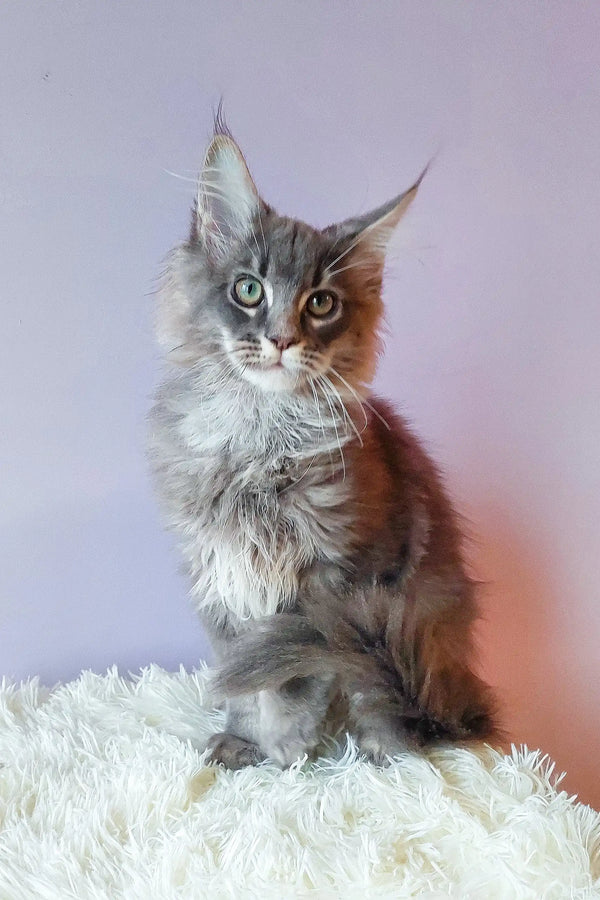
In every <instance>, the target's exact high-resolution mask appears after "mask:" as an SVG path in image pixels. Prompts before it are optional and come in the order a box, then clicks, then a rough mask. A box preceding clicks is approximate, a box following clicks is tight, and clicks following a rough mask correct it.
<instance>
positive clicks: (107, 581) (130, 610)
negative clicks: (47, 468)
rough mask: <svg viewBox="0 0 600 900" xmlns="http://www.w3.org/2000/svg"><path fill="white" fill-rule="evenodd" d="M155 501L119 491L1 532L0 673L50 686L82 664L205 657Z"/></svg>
mask: <svg viewBox="0 0 600 900" xmlns="http://www.w3.org/2000/svg"><path fill="white" fill-rule="evenodd" d="M78 499H81V498H78ZM155 507H156V504H155V503H154V502H153V500H152V498H151V497H150V496H149V495H144V494H143V493H140V494H132V493H123V494H115V495H111V496H107V497H105V498H103V499H102V501H101V503H97V502H94V504H90V505H88V506H83V505H79V506H77V507H68V506H66V505H65V506H64V507H61V508H60V509H56V508H55V509H50V510H46V511H45V512H44V514H43V516H42V515H36V517H35V519H33V520H28V521H25V520H24V521H22V522H16V523H12V524H11V526H10V528H5V529H4V530H3V533H2V534H0V540H2V545H3V548H4V558H5V559H6V560H7V563H6V564H5V566H4V568H3V571H2V572H0V627H1V629H2V647H3V653H2V659H1V660H0V675H2V674H6V675H7V676H8V677H10V678H17V679H22V678H27V677H29V676H31V675H39V676H40V677H41V679H42V681H44V682H45V683H46V684H49V685H52V684H54V683H55V682H56V681H59V680H60V681H67V680H70V679H71V678H74V677H76V676H77V674H78V673H79V671H80V670H81V669H92V670H94V671H96V672H102V671H104V670H105V669H106V668H107V667H108V666H110V665H113V664H117V665H118V666H119V668H120V669H121V670H122V671H123V672H127V671H133V672H135V671H137V669H139V668H140V667H142V666H145V665H148V664H149V663H151V662H154V663H157V664H159V665H162V666H164V667H165V668H168V669H176V668H178V667H179V665H180V663H182V664H184V665H185V666H186V668H191V667H193V666H196V665H197V664H198V661H199V660H200V659H201V658H204V657H206V656H207V654H208V645H207V641H206V638H205V637H204V634H203V632H202V629H201V626H200V622H199V620H198V618H197V617H196V616H194V615H193V613H192V611H191V608H190V604H189V602H188V599H187V596H186V593H187V586H186V585H185V583H184V581H183V579H182V578H180V577H179V576H178V574H177V568H178V562H179V560H178V559H177V557H176V554H175V553H169V552H168V543H169V538H168V536H167V535H165V534H164V533H163V531H162V529H161V526H160V523H159V521H158V516H157V513H156V508H155Z"/></svg>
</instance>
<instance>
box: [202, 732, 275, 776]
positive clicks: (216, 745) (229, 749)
mask: <svg viewBox="0 0 600 900" xmlns="http://www.w3.org/2000/svg"><path fill="white" fill-rule="evenodd" d="M206 749H207V750H209V751H210V752H209V754H208V757H207V760H206V761H207V763H218V765H220V766H225V768H226V769H243V768H244V767H245V766H256V765H257V764H258V763H259V762H262V761H263V759H265V756H264V754H263V753H261V751H260V749H259V747H258V745H257V744H254V743H253V742H252V741H246V740H244V738H241V737H238V736H237V735H236V734H229V732H227V731H222V732H218V733H217V734H213V736H212V737H211V738H209V740H208V742H207V744H206Z"/></svg>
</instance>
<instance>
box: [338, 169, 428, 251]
mask: <svg viewBox="0 0 600 900" xmlns="http://www.w3.org/2000/svg"><path fill="white" fill-rule="evenodd" d="M428 168H429V166H427V167H426V168H425V169H423V171H422V172H421V174H420V175H419V177H418V178H417V180H416V181H415V183H414V184H413V185H412V187H409V189H408V190H407V191H404V193H402V194H399V195H398V196H397V197H394V199H393V200H389V201H388V202H387V203H384V204H382V206H378V207H377V208H376V209H373V210H371V211H370V212H368V213H365V214H364V215H363V216H356V217H354V218H352V219H346V220H345V221H344V222H340V223H339V224H338V225H330V226H329V228H326V229H325V232H332V233H333V234H335V237H336V243H337V244H338V246H339V245H340V244H342V243H343V242H345V243H347V244H350V246H349V247H348V250H347V252H350V250H351V249H353V245H354V246H356V248H357V252H364V253H366V254H370V255H375V256H376V257H381V259H383V256H384V255H385V251H386V249H387V245H388V241H389V239H390V237H391V235H392V232H393V231H394V229H395V227H396V225H397V224H398V222H399V221H400V219H401V218H402V216H403V215H404V214H405V212H406V210H407V209H408V207H409V206H410V205H411V203H412V201H413V200H414V199H415V196H416V194H417V191H418V189H419V185H420V184H421V182H422V181H423V178H424V177H425V175H426V174H427V170H428ZM359 248H360V251H359Z"/></svg>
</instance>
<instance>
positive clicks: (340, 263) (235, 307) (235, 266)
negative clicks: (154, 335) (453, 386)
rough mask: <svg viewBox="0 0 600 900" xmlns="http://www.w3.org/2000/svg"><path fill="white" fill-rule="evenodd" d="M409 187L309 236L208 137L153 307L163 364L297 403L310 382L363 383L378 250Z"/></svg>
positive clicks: (231, 150) (373, 346)
mask: <svg viewBox="0 0 600 900" xmlns="http://www.w3.org/2000/svg"><path fill="white" fill-rule="evenodd" d="M421 177H422V176H421ZM420 181H421V178H419V180H418V181H417V182H416V184H414V185H413V186H412V187H411V188H410V189H409V190H408V191H406V192H404V193H403V194H400V195H399V196H397V197H395V198H394V199H393V200H391V201H390V202H389V203H386V204H384V205H383V206H380V207H379V208H378V209H375V210H373V211H372V212H370V213H367V214H366V215H362V216H359V217H356V218H352V219H348V220H346V221H344V222H341V223H340V224H336V225H330V226H329V227H327V228H324V229H317V228H312V227H311V226H310V225H306V224H305V223H304V222H300V221H298V220H296V219H290V218H287V217H285V216H280V215H278V214H277V213H276V212H275V210H273V209H272V208H271V207H270V206H268V205H267V203H265V202H264V200H262V199H261V197H260V195H259V194H258V191H257V189H256V187H255V185H254V182H253V180H252V177H251V175H250V172H249V171H248V167H247V165H246V162H245V160H244V157H243V155H242V153H241V151H240V149H239V147H238V146H237V144H236V143H235V141H234V140H233V138H232V137H231V135H230V134H229V133H228V131H227V130H226V129H225V128H223V127H220V128H218V129H217V132H216V133H215V136H214V138H213V140H212V142H211V144H210V146H209V148H208V150H207V153H206V157H205V160H204V166H203V169H202V173H201V176H200V181H199V186H198V194H197V199H196V204H195V207H194V212H193V221H192V229H191V235H190V239H189V241H188V242H187V243H186V244H184V245H183V246H181V247H179V248H178V249H177V250H176V251H175V252H174V253H173V254H172V255H171V258H170V262H169V267H168V270H167V273H166V278H165V284H164V289H163V291H162V295H161V304H160V307H159V317H158V333H159V339H160V340H161V342H162V343H163V345H165V346H166V348H167V349H168V351H169V356H170V358H171V360H172V361H174V362H177V363H179V364H180V365H184V366H195V365H198V364H201V363H202V361H203V360H206V359H207V358H212V359H214V360H216V361H218V362H219V364H220V366H221V367H222V369H223V371H224V372H225V371H227V373H228V375H229V376H234V377H239V378H240V379H245V380H246V381H247V382H250V383H251V384H253V385H255V386H256V387H257V388H259V389H260V390H263V391H267V392H272V391H279V392H281V391H285V392H291V393H295V392H306V391H310V390H311V385H312V384H314V383H317V384H318V383H319V379H321V380H323V379H325V380H327V379H329V380H330V381H331V382H333V383H334V384H335V385H336V387H337V389H338V390H339V389H342V391H343V390H344V386H345V387H346V388H350V387H351V388H352V389H353V390H359V391H360V390H361V389H362V388H364V386H365V385H366V384H368V383H369V381H370V380H371V378H372V377H373V374H374V371H375V365H376V359H377V351H378V346H379V339H378V326H379V323H380V319H381V314H382V301H381V281H382V274H383V263H384V254H385V249H386V245H387V242H388V238H389V236H390V234H391V232H392V230H393V229H394V227H395V226H396V224H397V223H398V221H399V220H400V218H401V216H402V214H403V213H404V212H405V210H406V209H407V207H408V206H409V204H410V202H411V201H412V199H413V197H414V195H415V194H416V191H417V188H418V186H419V183H420ZM321 383H323V382H322V381H321Z"/></svg>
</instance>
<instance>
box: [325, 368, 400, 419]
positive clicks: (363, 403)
mask: <svg viewBox="0 0 600 900" xmlns="http://www.w3.org/2000/svg"><path fill="white" fill-rule="evenodd" d="M330 369H331V371H332V372H333V374H334V375H336V376H337V377H338V378H339V379H340V381H341V382H342V384H345V385H346V387H347V388H348V390H349V391H350V393H351V394H352V395H353V396H354V397H355V398H356V400H357V402H358V403H360V405H361V406H366V407H367V409H370V410H371V412H372V413H373V415H374V416H377V418H378V419H379V421H380V422H382V423H383V425H385V427H386V428H387V430H388V431H391V430H392V426H391V425H390V423H389V422H386V420H385V419H384V418H383V416H382V415H381V413H380V412H378V410H376V409H375V407H374V406H373V405H372V404H371V403H369V401H368V400H366V399H365V398H364V397H360V396H359V394H358V393H357V392H356V391H355V390H354V388H353V387H352V385H350V384H348V382H347V381H346V379H345V378H344V377H343V375H340V373H339V372H338V371H337V369H334V368H333V366H330Z"/></svg>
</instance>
